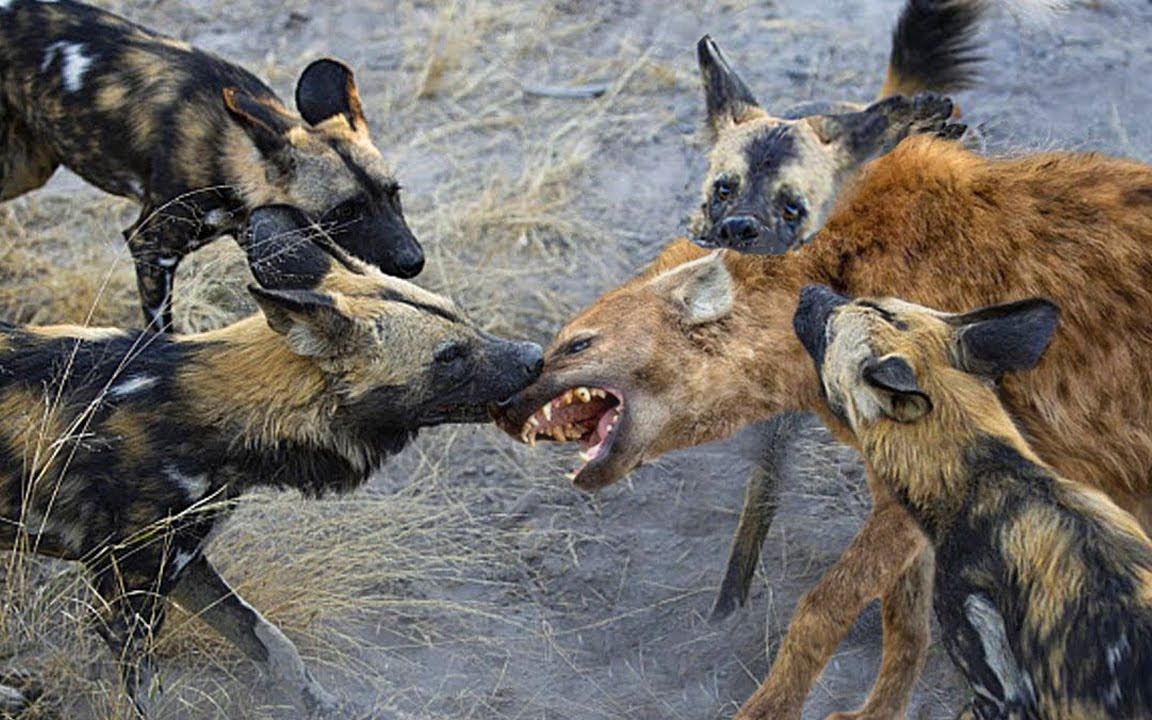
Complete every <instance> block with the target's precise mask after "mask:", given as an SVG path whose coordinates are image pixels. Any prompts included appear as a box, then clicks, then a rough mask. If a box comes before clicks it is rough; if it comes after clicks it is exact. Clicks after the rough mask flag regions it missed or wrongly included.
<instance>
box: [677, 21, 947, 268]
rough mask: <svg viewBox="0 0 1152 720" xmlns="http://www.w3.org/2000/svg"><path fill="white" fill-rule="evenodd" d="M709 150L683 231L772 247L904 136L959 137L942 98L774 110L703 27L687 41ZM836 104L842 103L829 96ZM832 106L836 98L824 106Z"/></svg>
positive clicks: (708, 241) (718, 241) (793, 241)
mask: <svg viewBox="0 0 1152 720" xmlns="http://www.w3.org/2000/svg"><path fill="white" fill-rule="evenodd" d="M697 58H698V60H699V64H700V71H701V74H702V75H703V79H704V96H705V102H706V105H707V113H708V118H707V126H706V130H707V135H708V137H709V139H710V141H711V145H712V150H711V153H710V156H709V167H708V174H707V177H706V179H705V181H704V199H703V202H702V203H701V205H700V209H699V210H698V211H697V213H696V214H695V216H694V217H693V219H692V223H691V233H692V235H693V240H694V241H695V242H696V243H698V244H699V245H702V246H704V247H708V248H717V247H724V248H731V249H733V250H737V251H740V252H748V253H757V254H770V255H779V254H781V253H784V252H787V251H788V250H791V249H793V248H795V247H798V246H800V245H803V244H805V243H807V242H809V241H810V240H811V239H812V237H813V236H814V235H815V234H816V233H817V232H819V231H820V229H821V228H822V227H823V226H824V223H825V221H826V220H827V219H828V217H829V215H830V214H831V212H832V209H833V206H834V205H835V202H836V198H837V195H838V194H839V191H840V189H841V187H842V186H843V184H844V182H845V181H846V180H847V179H848V178H849V177H850V176H851V175H852V174H853V172H854V171H856V170H857V169H858V168H860V166H862V165H863V164H864V163H865V162H867V161H868V160H870V159H871V158H874V157H876V156H878V155H882V154H884V153H887V152H888V151H889V150H891V149H892V148H894V147H895V146H896V144H897V143H899V142H900V141H901V140H902V139H904V138H905V137H907V136H909V135H914V134H919V133H934V134H939V135H942V136H944V137H959V136H960V134H962V133H963V131H964V129H965V128H964V126H963V125H959V124H949V123H948V119H949V118H950V117H951V116H952V113H953V107H952V102H951V101H950V100H948V99H947V98H942V97H938V96H934V95H919V96H917V97H915V98H913V99H908V98H904V97H900V96H893V97H889V98H885V99H884V100H880V101H879V102H876V103H874V104H872V105H870V106H868V107H866V108H864V109H862V110H859V111H857V112H835V113H829V114H806V113H807V112H808V111H813V110H819V109H818V108H808V109H807V110H802V111H801V112H802V113H805V114H796V113H788V114H786V116H785V117H774V116H772V115H771V114H769V113H768V112H767V111H765V110H764V109H763V108H761V107H760V105H759V104H758V103H757V102H756V99H755V98H754V97H753V96H752V92H751V90H749V89H748V86H747V85H745V84H744V81H743V80H741V79H740V77H739V76H738V75H737V74H736V73H735V72H734V71H733V70H732V68H731V67H729V66H728V63H727V61H726V60H725V59H724V56H723V55H721V53H720V49H719V48H718V47H717V46H716V44H715V43H714V42H713V41H712V40H711V38H709V37H707V36H705V37H704V38H703V39H701V40H700V43H699V44H698V45H697ZM839 106H840V107H841V108H843V107H845V106H846V104H843V103H841V104H839ZM827 107H830V108H835V107H836V104H833V105H830V106H827Z"/></svg>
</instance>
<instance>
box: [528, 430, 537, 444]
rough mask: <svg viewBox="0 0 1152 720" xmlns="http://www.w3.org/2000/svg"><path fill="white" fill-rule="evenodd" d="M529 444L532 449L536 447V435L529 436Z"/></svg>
mask: <svg viewBox="0 0 1152 720" xmlns="http://www.w3.org/2000/svg"><path fill="white" fill-rule="evenodd" d="M528 444H529V445H531V446H532V447H536V433H532V434H531V435H529V436H528Z"/></svg>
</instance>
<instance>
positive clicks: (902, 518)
mask: <svg viewBox="0 0 1152 720" xmlns="http://www.w3.org/2000/svg"><path fill="white" fill-rule="evenodd" d="M925 547H926V541H925V538H924V535H923V533H921V532H920V529H919V528H918V527H917V526H916V523H915V522H914V521H913V520H912V518H911V517H909V515H908V513H907V512H905V511H904V509H903V508H902V507H900V505H899V504H898V503H897V502H895V501H894V500H892V499H891V498H883V499H877V504H876V506H875V507H874V508H873V510H872V515H871V516H870V517H869V518H868V521H867V522H866V523H865V524H864V527H863V528H861V529H860V532H859V533H858V534H857V535H856V537H855V539H853V541H852V544H851V545H850V546H849V547H848V549H847V550H845V551H844V553H843V554H842V555H841V556H840V558H839V559H838V560H837V561H836V564H835V565H834V566H833V567H832V569H831V570H829V571H828V572H827V573H826V574H825V575H824V577H823V578H821V579H820V582H819V583H818V584H817V585H816V587H814V588H812V589H811V590H809V591H808V593H807V594H805V596H804V598H803V599H802V600H801V601H800V604H799V605H798V606H797V608H796V612H795V613H794V614H793V616H792V621H791V623H790V624H789V626H788V632H787V634H786V635H785V637H784V640H783V641H782V643H781V645H780V651H779V652H778V653H777V655H776V661H775V662H774V663H773V664H772V670H771V672H770V673H769V675H768V679H767V680H765V681H764V683H763V684H762V685H761V686H760V688H759V689H758V690H757V691H756V692H755V694H753V695H752V697H751V698H749V700H748V702H746V703H744V707H742V708H740V712H739V713H737V715H736V718H737V720H769V718H771V719H772V720H788V719H797V718H799V717H800V714H801V710H802V709H803V707H804V700H805V698H807V697H808V691H809V690H810V689H811V687H812V685H813V684H814V683H815V682H816V678H817V677H818V676H819V674H820V671H821V670H822V669H823V668H824V665H825V664H826V663H827V662H828V659H829V658H830V657H831V656H832V653H833V652H835V651H836V648H837V646H839V644H840V641H841V640H843V639H844V636H845V635H846V634H847V633H848V630H849V629H850V628H851V627H852V623H853V622H855V620H856V617H857V616H858V615H859V614H860V611H861V610H862V609H863V607H864V605H865V604H866V603H868V601H870V600H871V599H873V598H875V597H877V596H878V595H880V594H882V593H884V592H885V591H887V589H888V588H889V587H891V585H892V583H894V582H895V581H896V579H897V578H899V577H900V576H901V574H902V573H903V572H904V571H905V569H906V568H907V567H908V566H909V565H910V564H911V563H912V562H913V561H914V560H915V559H916V558H917V556H918V555H919V554H920V553H921V551H922V550H923V549H924V548H925Z"/></svg>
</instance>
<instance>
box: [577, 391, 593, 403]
mask: <svg viewBox="0 0 1152 720" xmlns="http://www.w3.org/2000/svg"><path fill="white" fill-rule="evenodd" d="M576 397H578V398H580V402H589V401H591V400H592V393H591V392H590V391H589V390H588V388H586V387H578V388H576Z"/></svg>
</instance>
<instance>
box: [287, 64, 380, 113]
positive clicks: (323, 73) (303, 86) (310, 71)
mask: <svg viewBox="0 0 1152 720" xmlns="http://www.w3.org/2000/svg"><path fill="white" fill-rule="evenodd" d="M296 109H297V110H299V111H300V117H302V118H304V121H305V122H307V123H308V124H309V125H319V124H320V123H322V122H324V121H325V120H327V119H328V118H330V117H333V116H334V115H343V116H344V117H345V118H346V119H347V120H348V124H349V125H351V126H352V129H353V130H360V129H366V128H367V127H368V123H367V121H366V120H365V118H364V107H363V105H362V104H361V103H360V93H359V91H358V90H357V89H356V79H355V77H354V76H353V74H352V69H351V68H350V67H348V66H347V65H345V64H344V63H342V62H340V61H339V60H333V59H332V58H322V59H320V60H317V61H315V62H313V63H312V64H311V65H309V66H308V67H306V68H304V72H303V73H301V74H300V80H299V81H298V82H297V83H296Z"/></svg>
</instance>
